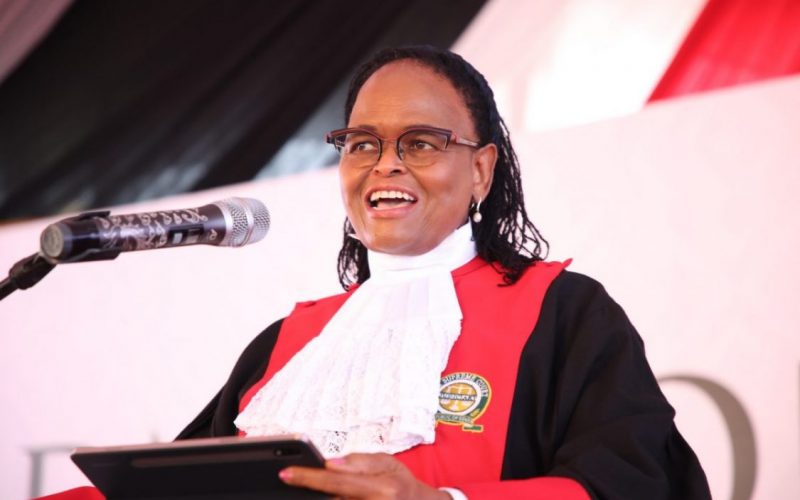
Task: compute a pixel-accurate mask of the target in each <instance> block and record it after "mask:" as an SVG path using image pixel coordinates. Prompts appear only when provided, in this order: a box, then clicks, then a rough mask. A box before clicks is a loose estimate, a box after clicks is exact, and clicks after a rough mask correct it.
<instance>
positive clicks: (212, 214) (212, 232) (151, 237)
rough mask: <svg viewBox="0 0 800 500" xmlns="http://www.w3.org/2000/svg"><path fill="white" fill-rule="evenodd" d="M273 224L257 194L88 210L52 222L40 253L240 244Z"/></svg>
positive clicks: (97, 256)
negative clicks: (193, 204)
mask: <svg viewBox="0 0 800 500" xmlns="http://www.w3.org/2000/svg"><path fill="white" fill-rule="evenodd" d="M269 223H270V218H269V211H268V210H267V207H265V206H264V204H263V203H261V202H260V201H259V200H255V199H253V198H228V199H226V200H222V201H217V202H214V203H210V204H208V205H203V206H202V207H198V208H186V209H180V210H157V211H152V212H143V213H139V214H127V215H110V212H108V211H101V212H88V213H85V214H81V215H78V216H77V217H70V218H68V219H64V220H62V221H59V222H56V223H54V224H50V225H49V226H47V227H46V228H45V230H44V231H42V235H41V238H40V242H41V254H42V256H44V258H45V259H46V260H47V261H48V262H50V263H51V264H61V263H66V262H81V261H88V260H105V259H114V258H116V257H117V256H118V255H119V254H120V252H131V251H137V250H150V249H155V248H169V247H177V246H184V245H216V246H223V247H240V246H243V245H247V244H250V243H255V242H257V241H261V240H262V239H263V238H264V236H266V234H267V231H269Z"/></svg>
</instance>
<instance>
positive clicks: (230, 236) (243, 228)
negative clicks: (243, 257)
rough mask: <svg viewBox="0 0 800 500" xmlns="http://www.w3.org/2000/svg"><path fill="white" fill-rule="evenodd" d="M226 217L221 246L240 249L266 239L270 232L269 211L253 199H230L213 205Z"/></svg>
mask: <svg viewBox="0 0 800 500" xmlns="http://www.w3.org/2000/svg"><path fill="white" fill-rule="evenodd" d="M213 205H216V206H217V207H218V208H219V209H220V210H221V211H222V215H223V216H224V217H225V226H226V231H225V237H224V238H223V239H222V241H221V242H220V243H219V246H228V247H240V246H244V245H248V244H250V243H255V242H257V241H261V240H262V239H264V236H266V235H267V232H268V231H269V223H270V219H269V210H267V207H266V206H264V204H263V203H261V202H260V201H259V200H256V199H253V198H228V199H225V200H222V201H218V202H216V203H213Z"/></svg>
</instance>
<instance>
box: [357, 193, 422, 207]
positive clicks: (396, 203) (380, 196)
mask: <svg viewBox="0 0 800 500" xmlns="http://www.w3.org/2000/svg"><path fill="white" fill-rule="evenodd" d="M416 202H417V199H416V198H414V197H413V196H411V195H410V194H408V193H404V192H402V191H375V192H373V193H372V194H371V195H369V205H370V206H371V207H372V208H374V209H375V210H389V209H392V208H399V207H403V206H407V205H412V204H414V203H416Z"/></svg>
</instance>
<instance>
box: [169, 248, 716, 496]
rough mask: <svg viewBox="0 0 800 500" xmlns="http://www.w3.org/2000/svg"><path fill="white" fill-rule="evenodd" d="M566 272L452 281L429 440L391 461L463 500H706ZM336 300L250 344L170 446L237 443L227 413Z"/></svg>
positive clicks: (629, 341)
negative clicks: (509, 281) (452, 303)
mask: <svg viewBox="0 0 800 500" xmlns="http://www.w3.org/2000/svg"><path fill="white" fill-rule="evenodd" d="M564 267H565V265H564V264H560V263H537V264H536V265H535V266H533V267H531V268H529V269H528V270H527V271H526V272H525V273H524V274H523V276H522V277H521V279H520V280H519V281H518V282H517V283H515V284H514V285H511V286H500V285H501V284H502V276H501V275H500V274H499V273H498V272H497V271H496V270H495V269H494V268H493V267H492V266H491V265H489V264H487V263H486V262H484V261H483V260H481V259H479V258H476V259H474V260H473V261H471V262H469V263H468V264H466V265H464V266H462V267H461V268H459V269H456V270H455V271H454V272H453V280H454V283H455V288H456V293H457V296H458V300H459V303H460V305H461V309H462V312H463V316H464V319H463V324H462V332H461V335H460V336H459V338H458V340H457V341H456V343H455V345H454V346H453V349H452V351H451V353H450V358H449V360H448V364H447V368H446V369H445V371H444V372H443V373H442V385H441V392H440V405H441V408H440V413H439V414H437V421H438V424H437V427H436V440H435V442H434V443H433V444H430V445H420V446H417V447H415V448H412V449H410V450H407V451H405V452H402V453H399V454H397V455H396V457H397V458H398V459H399V460H401V461H402V462H403V463H404V464H406V466H408V467H409V469H411V471H412V472H413V473H414V474H415V476H416V477H417V478H419V479H420V480H423V481H425V482H427V483H428V484H430V485H433V486H437V487H441V486H449V487H455V488H458V489H460V490H462V491H463V492H464V493H465V494H466V495H467V496H468V497H469V498H470V500H479V499H484V498H485V499H497V498H529V499H545V498H559V499H565V500H571V499H575V500H577V499H586V498H589V497H591V498H604V499H605V498H608V499H616V498H619V499H623V498H625V499H629V498H648V499H681V500H686V499H707V498H710V493H709V490H708V485H707V482H706V478H705V474H704V473H703V470H702V468H701V467H700V464H699V463H698V461H697V458H696V456H695V455H694V453H693V452H692V450H691V449H690V448H689V446H688V445H687V444H686V442H685V441H684V440H683V438H682V437H681V435H680V434H679V433H678V431H677V429H676V428H675V425H674V423H673V416H674V411H673V410H672V408H671V407H670V406H669V404H668V403H667V401H666V399H665V398H664V396H663V394H662V393H661V391H660V389H659V387H658V384H657V382H656V380H655V377H654V376H653V374H652V371H651V370H650V367H649V366H648V364H647V361H646V359H645V356H644V347H643V344H642V341H641V338H640V337H639V335H638V334H637V333H636V330H635V329H634V328H633V326H632V325H631V324H630V322H629V321H628V319H627V317H626V316H625V313H624V312H623V311H622V309H621V308H620V307H619V306H618V305H617V304H616V303H615V302H614V301H613V300H612V299H611V298H610V297H609V296H608V294H607V293H606V292H605V290H604V289H603V287H602V286H601V285H600V284H599V283H597V282H595V281H593V280H591V279H590V278H587V277H585V276H581V275H579V274H575V273H571V272H567V271H564ZM348 296H349V294H348V293H345V294H341V295H336V296H333V297H328V298H326V299H322V300H318V301H312V302H304V303H300V304H298V305H297V307H296V308H295V310H294V311H293V312H292V313H291V315H289V316H288V317H287V318H286V319H284V320H281V321H278V322H276V323H274V324H273V325H271V326H270V327H269V328H267V329H266V330H265V331H264V332H262V334H261V335H259V336H258V337H256V339H254V340H253V342H252V343H251V344H250V345H249V346H248V347H247V349H246V350H245V351H244V353H243V354H242V356H241V357H240V359H239V361H238V362H237V364H236V366H235V367H234V369H233V371H232V373H231V376H230V378H229V379H228V381H227V383H226V384H225V385H224V386H223V388H222V389H221V390H220V392H219V393H218V394H217V395H216V397H215V398H214V399H213V400H212V401H211V403H209V405H208V406H207V407H206V408H205V409H204V410H203V411H202V412H201V413H200V415H198V416H197V418H196V419H195V420H194V421H193V422H192V423H191V424H190V425H189V426H188V427H187V428H186V429H184V431H183V432H182V433H181V434H180V436H179V437H178V439H188V438H196V437H209V436H221V435H232V434H236V432H237V430H236V428H235V427H234V425H233V420H234V419H235V418H236V416H237V415H238V413H239V411H240V410H241V409H242V408H244V406H246V404H247V402H248V401H249V400H250V398H251V397H252V396H253V395H254V394H255V392H257V390H258V389H259V388H261V387H262V386H263V385H264V384H265V383H266V382H267V381H268V380H269V379H270V378H271V377H272V376H273V375H274V374H275V373H276V372H277V371H278V370H279V369H280V368H281V367H282V366H283V365H284V364H285V363H286V362H287V361H288V360H289V359H290V358H291V357H292V356H293V355H294V354H295V353H296V352H297V351H298V350H299V349H301V348H302V347H303V346H304V345H305V344H306V343H307V342H308V341H309V340H310V339H311V338H313V337H314V336H316V335H318V334H319V332H320V331H321V330H322V328H323V327H324V325H325V324H326V323H327V322H328V320H329V319H330V318H331V317H332V316H333V314H335V312H336V311H337V310H338V308H339V307H340V306H341V305H342V304H343V303H344V301H345V300H346V299H347V297H348ZM321 376H323V375H322V374H321Z"/></svg>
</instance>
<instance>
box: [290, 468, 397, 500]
mask: <svg viewBox="0 0 800 500" xmlns="http://www.w3.org/2000/svg"><path fill="white" fill-rule="evenodd" d="M278 476H279V477H280V478H281V480H282V481H283V482H285V483H286V484H288V485H291V486H298V487H301V488H308V489H312V490H317V491H321V492H324V493H328V494H331V495H336V496H340V497H354V498H367V497H370V496H374V495H376V493H378V492H381V491H383V489H384V488H382V486H383V485H382V483H383V481H378V480H376V478H375V477H374V476H371V475H363V474H353V473H347V472H336V471H331V470H327V469H317V468H310V467H288V468H286V469H283V470H282V471H280V473H279V474H278Z"/></svg>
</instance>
